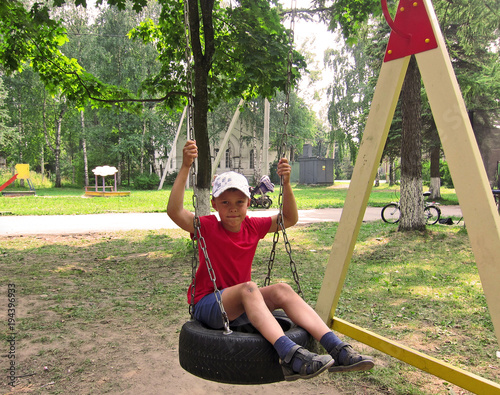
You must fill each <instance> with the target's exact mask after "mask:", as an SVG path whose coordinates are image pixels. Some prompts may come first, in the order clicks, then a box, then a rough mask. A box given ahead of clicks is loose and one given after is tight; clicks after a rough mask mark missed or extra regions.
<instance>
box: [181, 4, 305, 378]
mask: <svg viewBox="0 0 500 395" xmlns="http://www.w3.org/2000/svg"><path fill="white" fill-rule="evenodd" d="M294 10H295V8H294ZM294 14H295V12H293V13H292V25H291V29H290V49H289V55H288V70H287V72H288V78H287V86H286V90H287V92H286V104H285V115H284V121H283V124H284V133H283V136H284V139H283V143H282V146H281V148H280V151H281V152H278V157H282V154H283V156H284V152H285V148H286V137H287V133H286V126H287V124H288V116H289V114H288V107H289V92H288V91H289V86H290V78H291V67H292V53H293V52H292V42H293V24H294ZM184 23H185V29H186V60H187V62H186V63H187V72H188V78H187V80H188V106H187V107H188V108H187V111H188V116H187V120H188V135H189V137H190V138H192V137H193V135H194V132H193V129H192V127H193V126H192V122H191V119H192V108H193V104H192V103H193V96H192V87H191V70H190V64H191V56H190V49H189V15H188V7H187V1H185V2H184ZM194 168H195V165H194V164H193V166H192V167H191V175H190V176H191V180H192V185H193V187H194V189H195V191H194V195H195V196H194V197H193V202H194V206H195V207H194V209H195V219H194V227H195V237H194V238H193V257H192V280H193V283H192V284H193V287H192V292H191V306H190V309H189V311H190V315H191V320H190V321H188V322H186V323H185V324H184V325H183V326H182V329H181V332H180V335H179V362H180V365H181V367H182V368H183V369H185V370H186V371H188V372H189V373H191V374H193V375H195V376H198V377H200V378H203V379H206V380H211V381H217V382H221V383H228V384H265V383H272V382H278V381H283V380H284V377H283V371H282V369H281V366H280V364H279V358H278V354H277V353H276V350H275V349H274V347H273V346H272V345H271V343H269V342H268V341H267V340H266V339H265V338H264V337H263V336H262V335H261V334H260V333H259V332H258V331H257V330H256V329H255V328H254V327H253V326H252V325H251V324H245V325H242V326H236V327H233V326H230V324H229V320H228V318H227V314H226V312H225V310H224V306H223V305H222V301H221V299H220V291H219V290H218V289H217V285H216V279H215V273H214V271H213V268H212V264H211V262H210V259H209V257H208V254H207V251H206V248H205V244H204V240H203V242H202V243H201V244H200V246H201V249H202V251H203V253H204V255H205V261H206V264H207V269H208V272H209V274H210V279H211V280H212V282H213V284H214V294H215V296H216V299H217V302H218V304H219V307H220V310H221V314H222V318H223V321H224V329H219V330H216V329H211V328H208V327H207V326H205V325H203V324H202V323H200V322H198V321H196V320H195V319H194V318H193V312H194V303H193V301H194V286H195V282H194V279H195V274H196V269H197V267H198V241H199V240H202V239H203V236H202V235H201V233H200V222H199V217H198V209H197V199H196V172H195V169H194ZM282 196H283V194H282V183H280V192H279V197H278V207H279V213H278V229H277V231H276V232H275V233H274V237H273V247H272V251H271V254H270V257H269V263H268V273H267V277H266V279H265V282H264V285H266V286H267V285H269V283H270V276H271V270H272V266H273V263H274V256H275V250H276V245H277V242H278V240H279V230H280V229H281V232H282V234H283V239H284V241H285V246H286V251H287V253H288V255H289V257H290V268H291V270H292V274H293V277H294V280H295V283H296V285H297V289H298V291H297V292H298V294H299V295H301V296H302V291H301V289H300V284H299V278H298V274H297V269H296V266H295V262H294V261H293V258H292V254H291V247H290V243H289V242H288V237H287V235H286V232H285V226H284V224H283V218H282V206H283V203H282ZM273 316H274V317H275V318H276V320H277V321H278V323H279V324H280V326H281V327H282V328H283V331H284V333H285V335H286V336H287V337H289V338H290V339H291V340H292V341H294V342H295V343H297V344H298V345H300V346H303V347H305V346H307V343H308V342H309V340H310V335H309V333H307V332H306V331H305V330H304V329H302V328H300V327H298V326H297V325H295V324H294V323H293V322H292V321H291V320H290V319H289V318H288V317H287V316H286V314H285V313H284V312H282V311H274V312H273Z"/></svg>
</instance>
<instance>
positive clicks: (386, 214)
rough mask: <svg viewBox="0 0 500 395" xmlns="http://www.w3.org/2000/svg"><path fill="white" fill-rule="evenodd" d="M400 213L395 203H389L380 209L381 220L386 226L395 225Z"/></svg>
mask: <svg viewBox="0 0 500 395" xmlns="http://www.w3.org/2000/svg"><path fill="white" fill-rule="evenodd" d="M400 216H401V211H399V206H398V205H397V204H396V203H389V204H388V205H387V206H384V208H383V209H382V219H383V220H384V222H387V223H388V224H396V223H398V222H399V217H400Z"/></svg>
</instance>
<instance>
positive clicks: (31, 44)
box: [0, 0, 304, 212]
mask: <svg viewBox="0 0 500 395" xmlns="http://www.w3.org/2000/svg"><path fill="white" fill-rule="evenodd" d="M63 3H65V1H64V0H56V1H54V5H55V6H60V5H61V4H63ZM107 3H108V4H109V5H111V6H116V7H118V9H120V10H123V9H125V5H126V3H125V1H124V0H108V1H107ZM158 3H159V4H160V5H161V7H162V10H161V14H160V18H159V20H158V23H155V22H153V21H152V20H151V19H148V20H146V21H144V22H143V23H142V24H141V25H140V26H139V27H137V29H135V30H134V31H133V32H132V33H131V37H132V38H134V39H141V40H142V41H143V42H148V43H154V44H155V46H156V49H157V51H158V54H159V55H158V59H159V61H160V64H161V65H160V66H161V67H160V71H159V72H158V73H157V74H155V75H152V76H151V77H149V78H147V79H146V80H145V81H143V83H142V84H141V90H140V91H139V92H135V93H132V92H131V90H130V89H127V88H124V87H122V86H115V85H112V84H110V83H104V82H102V81H101V80H99V79H98V78H97V77H95V76H94V75H92V74H90V73H89V72H88V71H86V70H85V69H83V68H82V67H81V66H80V65H79V64H78V62H77V61H76V60H75V59H69V58H67V57H66V56H64V55H63V54H62V53H61V51H60V47H59V46H60V45H61V44H62V43H64V42H65V41H67V36H66V34H65V29H64V28H63V25H62V23H61V22H60V21H56V20H54V19H51V14H50V11H51V10H52V8H51V7H49V6H48V5H41V4H39V3H36V4H35V5H34V6H33V7H32V8H31V9H30V10H25V8H24V7H23V6H22V4H21V2H20V1H16V0H14V1H9V2H3V3H2V4H1V5H0V14H1V16H2V18H1V22H0V35H1V36H2V37H5V38H7V39H6V40H2V42H1V43H0V63H2V64H3V65H4V66H5V67H6V69H7V70H9V71H14V70H20V69H22V68H23V65H24V64H25V63H26V62H27V61H29V62H31V64H32V65H33V68H34V70H35V71H36V72H37V73H39V74H40V77H41V79H42V81H44V83H45V84H46V86H47V87H48V88H49V89H51V90H53V91H54V92H56V91H58V90H61V91H63V92H64V95H65V97H66V98H67V100H68V101H69V102H72V103H76V104H77V105H78V106H80V107H82V108H83V107H84V105H85V103H86V102H87V101H90V102H92V103H93V104H94V105H97V106H106V105H107V106H111V105H112V104H114V105H118V106H120V107H123V108H127V107H128V108H130V107H132V109H133V108H137V107H133V103H138V102H141V101H144V100H145V99H144V98H142V97H140V96H141V92H144V93H146V94H147V95H149V97H150V99H148V100H150V101H152V102H158V103H163V104H164V105H165V106H167V107H170V108H175V107H180V106H183V105H184V103H185V98H186V94H187V92H186V88H185V87H186V85H187V84H186V82H187V80H188V79H189V78H188V77H191V76H187V73H186V62H185V56H184V55H185V45H184V44H183V43H184V42H185V39H184V38H185V33H186V31H185V24H184V17H183V14H184V10H183V4H182V3H180V2H178V1H174V0H159V1H158ZM75 4H77V5H86V2H85V0H76V1H75ZM145 5H146V3H145V1H143V0H134V1H132V7H133V9H134V10H135V11H140V10H142V9H143V8H144V6H145ZM271 6H274V7H271ZM187 9H188V10H189V33H190V43H189V49H190V51H191V53H192V56H193V67H192V70H193V78H192V82H193V93H194V129H195V135H196V139H197V142H198V146H199V164H200V166H199V171H198V186H199V187H200V189H201V192H202V195H203V194H205V195H206V199H204V197H203V196H202V200H205V201H206V209H208V190H209V187H210V173H211V171H210V167H211V166H210V150H209V140H208V131H207V114H208V111H209V109H210V108H214V107H215V106H216V105H217V103H218V102H220V101H223V100H227V99H230V98H234V97H238V96H243V97H245V98H250V97H255V96H257V95H262V96H264V97H272V96H273V95H274V93H275V92H276V90H277V89H282V90H283V89H284V87H285V85H286V82H287V80H288V76H287V73H286V72H285V70H287V67H286V63H287V59H288V56H287V55H288V52H289V51H288V48H289V43H288V35H287V32H286V30H285V28H284V27H283V25H282V24H281V17H280V15H279V9H278V7H277V6H276V3H275V2H268V1H264V0H259V1H255V0H252V1H250V0H242V1H238V2H235V3H233V4H232V5H231V6H229V7H225V8H224V7H221V6H220V5H219V3H218V2H217V3H216V2H215V1H213V0H208V1H197V0H187ZM293 62H294V66H295V67H293V68H292V69H291V76H290V79H291V81H292V82H293V81H294V80H296V79H297V78H298V77H299V68H302V67H304V65H303V62H302V57H301V56H300V55H299V54H298V53H294V56H293ZM204 211H206V210H204V209H202V212H204Z"/></svg>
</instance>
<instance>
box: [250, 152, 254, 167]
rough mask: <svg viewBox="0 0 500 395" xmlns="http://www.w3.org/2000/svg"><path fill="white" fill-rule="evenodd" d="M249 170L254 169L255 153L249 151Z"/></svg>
mask: <svg viewBox="0 0 500 395" xmlns="http://www.w3.org/2000/svg"><path fill="white" fill-rule="evenodd" d="M250 169H255V151H254V150H251V151H250Z"/></svg>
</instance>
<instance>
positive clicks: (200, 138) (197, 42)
mask: <svg viewBox="0 0 500 395" xmlns="http://www.w3.org/2000/svg"><path fill="white" fill-rule="evenodd" d="M199 5H200V7H201V10H202V12H201V13H200V12H199V10H198V1H197V0H189V1H188V6H189V29H190V32H191V48H192V50H193V57H194V121H193V124H194V131H195V137H196V144H197V146H198V168H197V172H198V176H197V179H196V187H197V193H198V199H197V201H198V210H199V215H208V214H210V185H211V174H212V164H211V158H210V143H209V139H208V88H207V87H208V73H209V71H210V69H211V67H212V57H213V54H214V52H215V39H214V30H213V21H212V9H213V6H214V1H213V0H204V1H201V2H200V4H199ZM200 15H202V16H203V28H201V27H200ZM202 34H203V40H202V39H201V35H202ZM202 42H203V43H204V49H203V48H202Z"/></svg>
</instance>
